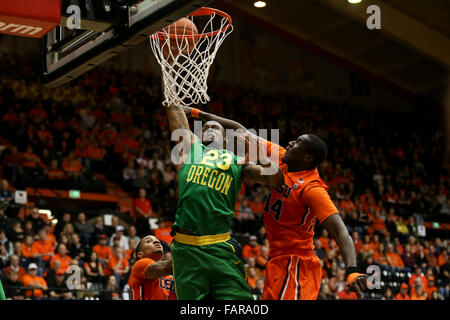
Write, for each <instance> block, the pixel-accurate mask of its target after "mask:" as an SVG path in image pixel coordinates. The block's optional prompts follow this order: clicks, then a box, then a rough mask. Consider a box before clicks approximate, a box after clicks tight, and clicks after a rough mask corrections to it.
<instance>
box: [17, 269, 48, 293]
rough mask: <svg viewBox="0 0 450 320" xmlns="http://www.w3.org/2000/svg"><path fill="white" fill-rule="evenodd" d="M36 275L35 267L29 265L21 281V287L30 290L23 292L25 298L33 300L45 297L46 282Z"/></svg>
mask: <svg viewBox="0 0 450 320" xmlns="http://www.w3.org/2000/svg"><path fill="white" fill-rule="evenodd" d="M37 273H38V270H37V265H36V264H35V263H30V265H29V266H28V274H26V275H24V276H23V279H22V283H23V286H24V287H27V288H30V289H31V290H27V291H26V292H25V296H26V297H28V298H31V299H33V300H40V299H43V298H44V297H45V295H44V291H46V290H47V282H46V281H45V280H44V278H42V277H40V276H38V275H37Z"/></svg>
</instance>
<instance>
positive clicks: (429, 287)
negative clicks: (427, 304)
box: [424, 277, 438, 300]
mask: <svg viewBox="0 0 450 320" xmlns="http://www.w3.org/2000/svg"><path fill="white" fill-rule="evenodd" d="M437 291H438V289H437V288H436V286H435V285H434V277H432V278H428V285H427V287H426V289H424V292H425V293H426V294H427V299H428V300H431V298H432V296H433V292H437Z"/></svg>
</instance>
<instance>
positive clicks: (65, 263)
mask: <svg viewBox="0 0 450 320" xmlns="http://www.w3.org/2000/svg"><path fill="white" fill-rule="evenodd" d="M57 252H58V253H57V254H55V255H54V256H53V257H52V259H51V260H50V268H53V264H54V263H55V260H59V261H60V262H61V264H60V267H59V269H58V270H56V271H57V272H58V271H62V272H64V273H65V272H66V270H67V268H68V267H69V266H70V261H71V260H72V258H71V257H69V256H68V255H67V248H66V246H65V245H64V244H63V243H60V244H59V245H58V249H57Z"/></svg>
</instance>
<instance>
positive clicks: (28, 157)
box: [21, 145, 45, 169]
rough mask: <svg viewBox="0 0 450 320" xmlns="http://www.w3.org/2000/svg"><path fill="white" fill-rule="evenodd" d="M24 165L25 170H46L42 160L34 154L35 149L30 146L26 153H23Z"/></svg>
mask: <svg viewBox="0 0 450 320" xmlns="http://www.w3.org/2000/svg"><path fill="white" fill-rule="evenodd" d="M21 156H22V159H23V163H22V166H23V167H25V168H31V169H33V168H45V165H44V164H43V163H42V161H41V158H40V157H39V156H38V155H37V154H35V153H34V152H33V148H32V147H31V146H30V145H28V146H27V148H26V150H25V152H23V153H22V155H21Z"/></svg>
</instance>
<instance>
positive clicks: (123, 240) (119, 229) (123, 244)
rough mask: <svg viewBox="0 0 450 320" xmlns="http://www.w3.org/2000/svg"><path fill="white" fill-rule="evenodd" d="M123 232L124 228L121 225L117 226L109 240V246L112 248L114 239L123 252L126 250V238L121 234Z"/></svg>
mask: <svg viewBox="0 0 450 320" xmlns="http://www.w3.org/2000/svg"><path fill="white" fill-rule="evenodd" d="M124 231H125V228H124V226H122V225H118V226H117V228H116V233H115V234H113V235H112V236H111V238H110V239H109V245H110V246H111V247H112V246H113V242H114V240H115V239H118V240H119V246H120V247H121V248H122V249H124V250H128V249H129V248H128V237H127V236H125V235H124V234H123V232H124Z"/></svg>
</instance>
